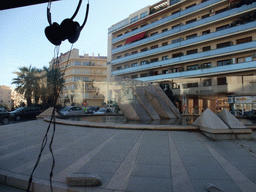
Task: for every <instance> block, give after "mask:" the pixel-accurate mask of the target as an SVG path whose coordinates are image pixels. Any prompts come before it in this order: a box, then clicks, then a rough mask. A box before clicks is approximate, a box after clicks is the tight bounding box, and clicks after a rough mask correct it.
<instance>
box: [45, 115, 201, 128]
mask: <svg viewBox="0 0 256 192" xmlns="http://www.w3.org/2000/svg"><path fill="white" fill-rule="evenodd" d="M44 121H46V122H50V117H44ZM56 123H57V124H62V125H74V126H81V127H95V128H110V129H129V130H155V131H198V130H199V127H197V126H194V125H146V124H119V123H118V124H116V123H96V122H89V121H70V120H63V119H56Z"/></svg>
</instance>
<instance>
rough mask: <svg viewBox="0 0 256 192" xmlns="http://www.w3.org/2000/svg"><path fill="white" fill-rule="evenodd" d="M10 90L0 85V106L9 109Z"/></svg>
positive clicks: (10, 103)
mask: <svg viewBox="0 0 256 192" xmlns="http://www.w3.org/2000/svg"><path fill="white" fill-rule="evenodd" d="M11 96H12V89H11V88H10V87H8V86H5V85H0V105H1V106H6V107H8V108H9V109H11V105H12V98H11Z"/></svg>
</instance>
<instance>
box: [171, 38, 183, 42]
mask: <svg viewBox="0 0 256 192" xmlns="http://www.w3.org/2000/svg"><path fill="white" fill-rule="evenodd" d="M181 40H182V38H178V39H174V40H172V43H178V42H181Z"/></svg>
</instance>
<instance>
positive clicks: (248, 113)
mask: <svg viewBox="0 0 256 192" xmlns="http://www.w3.org/2000/svg"><path fill="white" fill-rule="evenodd" d="M244 116H246V117H247V118H255V117H256V111H255V110H251V111H245V112H244Z"/></svg>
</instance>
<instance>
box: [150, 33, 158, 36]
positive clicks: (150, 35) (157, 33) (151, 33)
mask: <svg viewBox="0 0 256 192" xmlns="http://www.w3.org/2000/svg"><path fill="white" fill-rule="evenodd" d="M156 34H158V32H154V33H151V34H150V36H153V35H156Z"/></svg>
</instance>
